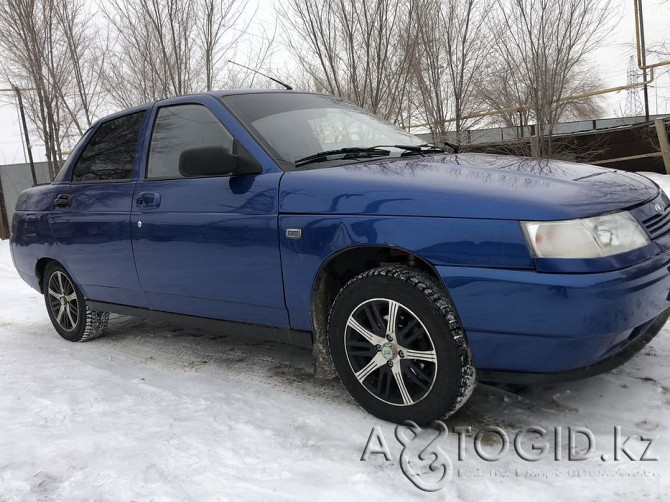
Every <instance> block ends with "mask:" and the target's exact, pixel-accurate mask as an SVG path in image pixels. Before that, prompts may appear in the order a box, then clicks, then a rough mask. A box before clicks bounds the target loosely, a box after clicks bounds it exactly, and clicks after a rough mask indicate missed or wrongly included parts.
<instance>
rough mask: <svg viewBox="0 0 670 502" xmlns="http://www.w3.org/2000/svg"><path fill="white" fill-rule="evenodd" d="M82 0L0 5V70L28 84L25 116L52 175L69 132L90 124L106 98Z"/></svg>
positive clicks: (100, 51)
mask: <svg viewBox="0 0 670 502" xmlns="http://www.w3.org/2000/svg"><path fill="white" fill-rule="evenodd" d="M99 39H100V37H99V36H95V28H94V26H93V21H92V15H91V13H90V12H88V11H87V9H86V8H85V5H84V2H83V1H82V0H12V1H11V2H6V3H2V4H0V47H1V48H2V49H3V52H4V55H5V57H4V58H3V61H2V65H1V67H0V71H1V72H2V74H3V76H4V78H5V79H6V80H9V81H11V82H14V83H15V84H17V85H18V86H19V87H23V88H26V89H27V91H26V92H24V98H25V99H24V101H25V104H26V109H27V115H28V117H29V118H30V119H31V122H32V123H33V124H34V125H35V127H36V129H37V133H38V134H39V136H40V138H41V140H42V142H43V143H44V146H45V155H46V158H47V162H48V165H49V174H50V176H51V177H52V178H53V176H54V175H55V173H56V171H57V169H58V163H59V162H61V161H62V160H63V154H64V153H63V147H64V146H67V145H66V142H67V139H68V138H69V137H70V136H73V135H81V134H82V132H83V131H84V130H85V129H86V128H87V127H88V126H90V124H91V122H92V120H93V118H94V115H95V112H96V111H97V109H98V107H99V106H100V104H101V102H102V100H103V99H104V97H103V96H102V95H101V93H100V76H99V65H101V64H102V62H103V61H104V47H103V46H102V45H101V44H100V43H99V42H98V40H99Z"/></svg>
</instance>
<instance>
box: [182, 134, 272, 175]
mask: <svg viewBox="0 0 670 502" xmlns="http://www.w3.org/2000/svg"><path fill="white" fill-rule="evenodd" d="M233 148H235V150H238V151H240V155H236V154H234V153H230V151H229V150H228V149H227V148H226V147H223V146H204V147H200V148H191V149H189V150H184V151H183V152H181V155H180V156H179V174H181V175H182V176H184V177H185V178H193V177H198V176H226V175H232V176H239V175H242V174H259V173H261V172H262V169H261V166H260V165H259V164H258V162H257V161H256V159H254V158H253V157H252V156H251V155H250V154H249V152H248V151H247V149H246V148H244V147H243V146H242V145H241V144H240V143H238V142H237V140H235V143H234V146H233Z"/></svg>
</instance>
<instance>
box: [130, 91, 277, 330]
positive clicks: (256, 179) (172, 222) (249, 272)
mask: <svg viewBox="0 0 670 502" xmlns="http://www.w3.org/2000/svg"><path fill="white" fill-rule="evenodd" d="M205 101H208V100H207V99H205ZM212 101H214V98H211V99H210V100H209V102H210V106H211V108H212V109H210V108H208V106H205V104H203V103H202V102H189V101H184V99H183V98H182V99H181V100H180V99H177V100H171V101H169V102H168V104H160V103H159V104H158V105H157V106H156V108H155V110H154V112H153V119H152V120H153V127H152V130H151V133H150V139H149V142H148V145H147V146H146V149H145V159H146V160H145V161H144V162H143V165H144V171H143V179H141V180H139V181H138V183H137V186H136V188H135V202H134V204H133V208H132V216H131V227H132V239H133V249H134V254H135V263H136V266H137V272H138V275H139V278H140V283H141V285H142V288H143V289H144V292H145V295H146V298H147V301H148V303H149V306H150V307H151V308H152V309H155V310H160V311H166V312H174V313H179V314H187V315H195V316H200V317H209V318H215V319H225V320H231V321H238V322H250V323H257V324H265V325H268V326H277V327H287V326H288V316H287V313H286V308H285V306H284V292H283V283H282V276H281V263H280V257H279V244H278V234H277V232H278V230H277V205H278V201H277V197H278V187H279V180H280V178H281V172H279V170H278V169H277V168H276V166H275V170H276V172H268V171H267V169H266V172H264V173H263V174H260V175H243V176H211V177H210V176H203V177H193V178H187V177H184V176H182V174H181V173H180V172H179V159H180V156H181V154H182V152H184V151H185V150H188V149H193V148H199V147H217V148H220V147H224V148H226V149H227V150H228V151H229V152H238V153H239V151H240V150H241V149H245V147H244V146H243V145H242V143H240V142H239V141H238V140H236V139H235V138H234V137H233V135H232V134H231V132H230V130H229V128H228V127H226V126H225V125H224V124H223V123H222V118H224V119H225V118H227V119H228V122H231V121H233V119H232V117H230V116H229V115H226V114H227V112H226V111H225V110H224V109H223V106H222V105H220V104H219V105H218V107H217V106H212ZM214 111H216V114H215V113H214ZM237 127H238V129H241V128H239V125H237ZM244 139H245V141H247V144H248V142H249V141H253V140H251V139H250V136H248V134H247V135H246V137H245V138H244ZM255 147H256V148H258V146H257V145H255ZM245 153H248V151H247V152H245Z"/></svg>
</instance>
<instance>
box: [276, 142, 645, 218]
mask: <svg viewBox="0 0 670 502" xmlns="http://www.w3.org/2000/svg"><path fill="white" fill-rule="evenodd" d="M657 195H658V187H657V186H656V185H655V184H654V183H653V182H652V181H650V180H649V179H647V178H645V177H644V176H640V175H637V174H634V173H627V172H623V171H617V170H614V169H607V168H602V167H596V166H591V165H586V164H575V163H572V162H563V161H556V160H547V159H530V158H522V157H511V156H502V155H484V154H459V155H430V156H426V157H410V158H396V159H392V160H388V161H385V162H379V161H377V162H372V163H369V164H368V163H363V164H360V163H359V164H348V165H344V166H338V167H329V168H317V169H312V170H305V171H291V172H287V173H286V174H285V175H284V176H283V177H282V181H281V194H280V204H279V206H280V212H282V213H311V214H375V215H399V216H443V217H459V218H489V219H515V220H562V219H570V218H580V217H586V216H594V215H597V214H602V213H607V212H611V211H616V210H619V209H624V208H627V207H631V206H635V205H637V204H641V203H643V202H646V201H648V200H650V199H652V198H654V197H656V196H657Z"/></svg>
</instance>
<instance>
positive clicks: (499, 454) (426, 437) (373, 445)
mask: <svg viewBox="0 0 670 502" xmlns="http://www.w3.org/2000/svg"><path fill="white" fill-rule="evenodd" d="M449 433H450V431H449V429H448V428H447V426H446V425H445V424H444V423H443V422H440V421H435V422H433V423H432V424H431V427H430V429H426V430H424V429H422V428H421V427H419V426H418V425H417V424H416V423H414V422H412V421H409V420H408V421H405V422H403V423H402V424H399V425H397V426H396V428H395V434H394V435H395V439H396V440H397V442H398V443H399V445H400V446H401V447H402V449H401V451H400V456H399V465H400V470H401V471H402V473H403V474H404V475H405V476H406V477H407V479H409V480H410V481H411V482H412V483H413V484H414V485H415V486H416V487H417V488H419V489H421V490H424V491H429V492H432V491H438V490H441V489H442V488H444V487H445V486H446V484H447V483H448V482H449V480H450V479H451V478H452V476H453V475H454V473H455V474H456V475H457V476H459V477H470V478H474V477H485V476H495V477H510V476H515V477H526V478H528V477H535V478H537V477H549V476H551V477H560V476H568V477H608V476H609V477H616V476H619V477H621V476H628V477H632V476H643V477H656V476H658V475H659V472H658V471H655V470H651V469H640V470H637V471H618V470H612V469H605V468H603V467H602V466H603V465H608V464H607V463H608V462H622V461H629V462H640V461H643V462H650V461H651V462H655V461H658V460H659V459H658V457H657V456H656V455H655V453H654V445H655V444H656V442H657V440H658V436H656V437H648V436H643V435H639V434H634V435H628V436H627V435H625V434H623V433H622V431H621V426H619V425H617V426H614V428H613V432H612V436H611V438H606V440H605V443H608V444H607V445H606V447H605V448H604V449H601V450H599V449H597V446H596V437H595V435H594V434H593V432H591V430H589V429H588V428H586V427H560V426H559V427H554V428H552V429H545V428H543V427H538V426H531V427H526V428H525V429H522V430H519V431H516V432H514V433H513V434H508V433H507V432H506V431H505V430H504V429H502V428H501V427H497V426H489V427H483V428H482V429H480V430H477V431H474V430H473V428H472V427H470V426H456V427H452V428H451V433H452V434H455V435H456V438H457V439H456V445H455V450H456V451H455V452H454V453H452V456H450V455H448V454H447V453H446V451H448V448H449V445H448V444H447V441H446V439H447V437H448V436H449ZM510 438H511V439H510ZM601 442H602V440H601ZM392 444H393V443H392ZM453 446H454V445H452V449H453ZM564 450H567V451H564ZM377 457H378V458H380V459H381V461H383V462H394V459H393V455H392V454H391V449H390V448H389V443H388V442H387V440H386V438H385V437H384V434H383V432H382V430H381V427H379V426H378V425H375V426H374V427H372V430H371V431H370V435H369V437H368V440H367V443H366V444H365V448H364V449H363V454H362V455H361V461H363V462H365V461H368V460H369V459H371V458H377ZM452 457H453V458H454V459H455V460H454V461H455V462H457V467H456V468H454V462H452ZM509 457H513V458H514V457H515V458H516V459H519V460H520V461H522V462H537V461H539V460H542V459H547V460H549V461H553V462H580V461H583V460H587V459H595V460H596V461H600V463H601V465H600V466H599V467H598V468H579V467H576V466H577V465H578V464H571V465H572V466H573V467H571V468H569V469H567V470H565V471H559V470H556V469H551V470H541V469H523V468H516V469H509V468H488V467H486V466H488V465H492V464H491V463H492V462H497V461H499V460H503V459H505V458H509ZM466 460H475V461H483V462H486V463H485V464H481V465H482V466H484V468H480V467H474V468H473V467H472V464H469V466H468V467H461V466H464V465H465V464H460V463H461V462H465V461H466ZM611 465H613V466H618V465H620V464H611Z"/></svg>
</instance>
